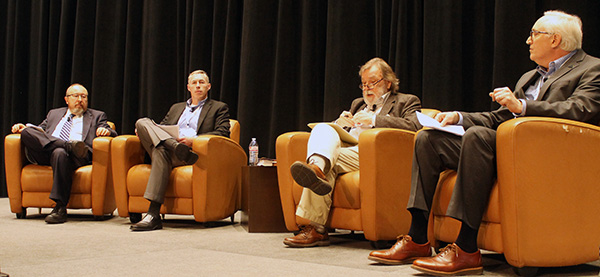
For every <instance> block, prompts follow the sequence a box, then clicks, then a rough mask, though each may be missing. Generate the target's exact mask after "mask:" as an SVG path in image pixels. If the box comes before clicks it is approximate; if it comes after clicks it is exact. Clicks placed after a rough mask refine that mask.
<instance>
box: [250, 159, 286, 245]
mask: <svg viewBox="0 0 600 277" xmlns="http://www.w3.org/2000/svg"><path fill="white" fill-rule="evenodd" d="M241 223H242V226H244V228H245V229H246V230H247V231H248V232H249V233H278V232H288V230H287V228H286V227H285V222H284V219H283V211H282V209H281V198H280V197H279V185H278V183H277V166H243V167H242V219H241Z"/></svg>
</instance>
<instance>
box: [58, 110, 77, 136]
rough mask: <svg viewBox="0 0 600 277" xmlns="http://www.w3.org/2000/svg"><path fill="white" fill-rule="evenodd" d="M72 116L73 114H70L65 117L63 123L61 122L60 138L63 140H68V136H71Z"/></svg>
mask: <svg viewBox="0 0 600 277" xmlns="http://www.w3.org/2000/svg"><path fill="white" fill-rule="evenodd" d="M73 116H75V115H74V114H70V115H69V117H68V118H67V121H66V122H65V124H63V126H62V129H61V130H60V135H59V137H60V139H62V140H64V141H69V137H70V136H71V126H73Z"/></svg>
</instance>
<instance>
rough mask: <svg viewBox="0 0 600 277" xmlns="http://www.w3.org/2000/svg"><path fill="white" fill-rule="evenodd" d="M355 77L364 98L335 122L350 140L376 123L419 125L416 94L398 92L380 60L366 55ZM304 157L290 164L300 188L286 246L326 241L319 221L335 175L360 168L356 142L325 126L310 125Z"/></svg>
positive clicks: (393, 77) (324, 213)
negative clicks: (294, 231)
mask: <svg viewBox="0 0 600 277" xmlns="http://www.w3.org/2000/svg"><path fill="white" fill-rule="evenodd" d="M359 75H360V77H361V80H362V84H361V85H360V88H361V90H362V93H363V97H361V98H358V99H355V100H354V101H353V102H352V106H351V107H350V110H349V111H344V112H342V113H341V115H340V117H339V118H338V119H337V120H336V121H335V124H337V125H339V126H340V127H344V128H346V129H347V130H348V131H349V133H350V135H352V136H353V137H354V138H355V139H358V138H359V134H360V133H361V132H362V131H364V130H367V129H372V128H376V127H390V128H400V129H406V130H411V131H416V130H417V129H419V128H420V127H421V126H420V125H419V123H418V121H417V119H416V114H415V111H419V110H420V109H421V102H420V101H419V98H418V97H416V96H414V95H410V94H404V93H399V92H398V79H397V78H396V75H395V74H394V71H393V70H392V68H391V67H390V66H389V65H388V64H387V63H386V62H385V61H384V60H382V59H380V58H373V59H371V60H370V61H368V62H367V63H366V64H364V65H363V66H362V67H361V68H360V70H359ZM306 157H307V158H306V161H307V162H295V163H294V164H292V166H291V167H290V170H291V173H292V177H293V178H294V180H295V181H296V182H297V183H298V184H299V185H301V186H303V187H304V190H303V192H302V196H301V199H300V203H299V204H298V208H297V210H296V216H297V217H296V218H297V222H298V223H299V224H300V227H301V231H300V233H299V234H298V235H297V236H294V237H289V238H286V239H285V240H284V241H283V243H284V244H285V245H288V246H290V247H311V246H319V245H321V246H324V245H329V237H328V235H327V232H326V229H325V226H324V225H325V223H326V222H327V218H328V216H329V210H330V208H331V203H332V194H331V192H332V190H333V186H334V185H335V179H336V177H337V175H339V174H343V173H347V172H350V171H355V170H358V169H359V163H358V146H357V145H356V144H350V143H347V142H344V141H342V138H341V137H340V135H339V134H338V133H337V132H336V130H335V129H334V128H333V127H332V126H330V125H329V124H323V123H322V124H317V125H316V126H315V127H314V128H313V130H312V132H311V134H310V138H309V140H308V150H307V156H306Z"/></svg>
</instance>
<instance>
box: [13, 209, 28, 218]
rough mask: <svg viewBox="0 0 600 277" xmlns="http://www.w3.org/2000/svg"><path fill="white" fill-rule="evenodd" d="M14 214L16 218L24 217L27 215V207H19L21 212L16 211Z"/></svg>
mask: <svg viewBox="0 0 600 277" xmlns="http://www.w3.org/2000/svg"><path fill="white" fill-rule="evenodd" d="M15 215H16V216H17V218H18V219H24V218H26V217H27V208H21V212H20V213H16V214H15Z"/></svg>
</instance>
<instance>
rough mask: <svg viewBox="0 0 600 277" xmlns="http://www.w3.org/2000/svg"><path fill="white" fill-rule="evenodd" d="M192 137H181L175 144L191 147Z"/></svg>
mask: <svg viewBox="0 0 600 277" xmlns="http://www.w3.org/2000/svg"><path fill="white" fill-rule="evenodd" d="M194 139H195V138H194V137H183V138H178V139H177V142H179V143H183V144H185V145H187V146H189V147H192V143H193V142H194Z"/></svg>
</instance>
